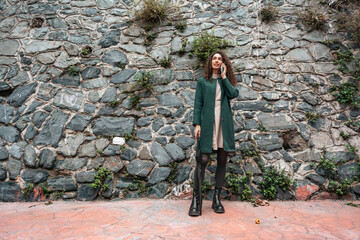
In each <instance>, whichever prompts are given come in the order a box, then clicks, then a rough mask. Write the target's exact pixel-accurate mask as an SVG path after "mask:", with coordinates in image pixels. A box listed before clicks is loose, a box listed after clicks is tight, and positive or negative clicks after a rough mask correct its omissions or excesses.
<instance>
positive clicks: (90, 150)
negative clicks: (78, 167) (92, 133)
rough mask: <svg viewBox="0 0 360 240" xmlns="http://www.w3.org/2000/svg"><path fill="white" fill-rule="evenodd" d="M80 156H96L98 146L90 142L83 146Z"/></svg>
mask: <svg viewBox="0 0 360 240" xmlns="http://www.w3.org/2000/svg"><path fill="white" fill-rule="evenodd" d="M78 156H79V157H96V148H95V145H94V142H89V143H86V144H84V145H82V146H81V148H80V151H79V154H78Z"/></svg>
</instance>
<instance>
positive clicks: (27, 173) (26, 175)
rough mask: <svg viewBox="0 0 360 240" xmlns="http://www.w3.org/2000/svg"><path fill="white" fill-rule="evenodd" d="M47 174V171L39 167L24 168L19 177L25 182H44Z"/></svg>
mask: <svg viewBox="0 0 360 240" xmlns="http://www.w3.org/2000/svg"><path fill="white" fill-rule="evenodd" d="M49 176H50V174H49V173H48V172H46V171H44V170H39V169H25V170H24V171H23V172H22V173H21V178H22V179H23V180H24V181H25V182H31V183H35V184H36V183H41V182H45V181H46V180H47V178H48V177H49Z"/></svg>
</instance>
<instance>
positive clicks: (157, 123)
mask: <svg viewBox="0 0 360 240" xmlns="http://www.w3.org/2000/svg"><path fill="white" fill-rule="evenodd" d="M163 126H164V120H163V119H162V118H157V119H155V120H154V121H153V123H152V130H154V131H155V132H157V131H158V130H159V129H160V128H162V127H163Z"/></svg>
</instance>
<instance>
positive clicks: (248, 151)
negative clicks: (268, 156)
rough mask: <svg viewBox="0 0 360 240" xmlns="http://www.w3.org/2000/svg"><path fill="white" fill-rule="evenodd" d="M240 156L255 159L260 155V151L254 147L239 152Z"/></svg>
mask: <svg viewBox="0 0 360 240" xmlns="http://www.w3.org/2000/svg"><path fill="white" fill-rule="evenodd" d="M241 154H242V155H243V156H245V157H257V156H259V154H260V151H259V150H257V149H255V148H254V147H249V148H245V149H243V150H241Z"/></svg>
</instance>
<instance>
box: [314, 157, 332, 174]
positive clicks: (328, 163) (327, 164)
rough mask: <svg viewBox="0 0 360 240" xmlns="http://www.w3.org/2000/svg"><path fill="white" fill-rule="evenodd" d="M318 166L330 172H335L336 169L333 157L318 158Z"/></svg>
mask: <svg viewBox="0 0 360 240" xmlns="http://www.w3.org/2000/svg"><path fill="white" fill-rule="evenodd" d="M318 166H319V167H321V168H323V169H325V170H328V171H331V172H335V169H336V166H335V163H334V159H326V158H324V157H322V158H320V161H319V164H318Z"/></svg>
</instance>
